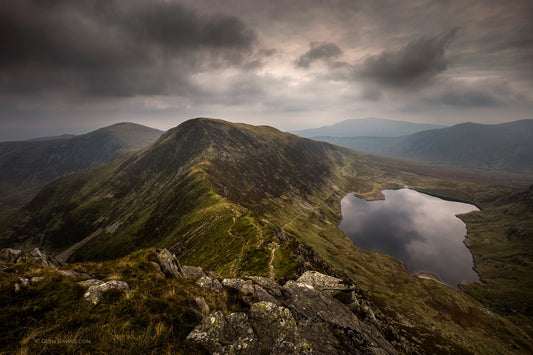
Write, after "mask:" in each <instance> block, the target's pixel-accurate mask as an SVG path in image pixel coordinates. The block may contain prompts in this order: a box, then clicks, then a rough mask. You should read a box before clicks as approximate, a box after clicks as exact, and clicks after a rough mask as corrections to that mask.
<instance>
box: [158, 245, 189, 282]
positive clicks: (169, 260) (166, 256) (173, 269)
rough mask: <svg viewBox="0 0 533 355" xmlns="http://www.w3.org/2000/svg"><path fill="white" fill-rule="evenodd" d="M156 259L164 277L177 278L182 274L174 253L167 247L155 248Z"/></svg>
mask: <svg viewBox="0 0 533 355" xmlns="http://www.w3.org/2000/svg"><path fill="white" fill-rule="evenodd" d="M156 254H157V260H158V264H159V266H160V268H161V271H162V272H163V274H165V276H166V277H174V278H179V277H182V276H183V273H182V270H181V265H180V263H179V261H178V259H177V258H176V256H175V255H174V254H172V253H171V252H169V251H168V250H167V249H157V250H156Z"/></svg>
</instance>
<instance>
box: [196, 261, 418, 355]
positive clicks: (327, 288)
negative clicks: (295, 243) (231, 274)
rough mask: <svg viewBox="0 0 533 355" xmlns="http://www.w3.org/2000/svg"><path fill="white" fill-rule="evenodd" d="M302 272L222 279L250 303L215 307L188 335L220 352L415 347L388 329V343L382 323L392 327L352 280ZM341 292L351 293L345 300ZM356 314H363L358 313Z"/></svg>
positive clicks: (343, 351) (379, 350)
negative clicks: (233, 308) (280, 279)
mask: <svg viewBox="0 0 533 355" xmlns="http://www.w3.org/2000/svg"><path fill="white" fill-rule="evenodd" d="M302 276H303V277H301V278H300V279H298V280H297V281H288V282H287V283H286V284H285V285H284V286H280V285H278V284H277V283H276V282H274V281H273V280H270V279H267V278H263V277H257V276H249V277H247V280H242V279H237V278H233V279H224V280H222V285H223V286H224V288H225V289H227V290H228V291H230V292H237V293H238V294H239V295H240V297H241V299H242V300H244V301H245V302H246V303H248V304H249V305H250V309H249V311H246V313H233V314H230V315H228V316H224V315H223V314H222V313H220V312H213V313H211V314H210V315H209V316H206V317H205V318H204V320H203V321H202V323H201V324H200V325H199V326H198V327H196V328H195V329H194V331H193V332H191V334H189V337H188V339H190V340H192V341H194V342H196V343H198V344H199V345H201V346H202V347H203V348H204V349H205V350H207V351H208V352H210V353H219V354H227V353H232V354H233V353H236V354H256V353H257V354H305V353H317V354H360V353H368V354H395V353H399V352H402V353H403V352H409V353H416V352H417V351H416V348H415V347H413V346H412V345H411V344H403V343H404V342H405V340H404V339H401V338H400V337H399V336H397V335H396V336H394V335H392V336H393V338H394V339H393V340H392V343H391V342H390V341H389V340H387V339H386V338H385V337H384V335H383V334H384V330H385V329H387V333H388V334H395V333H394V331H393V329H392V328H390V326H389V325H388V324H382V323H380V321H379V320H377V319H376V317H374V314H373V312H372V308H371V307H370V304H369V303H368V302H366V301H365V300H364V299H358V298H357V297H355V293H354V289H355V286H353V285H351V284H348V283H345V282H343V281H342V280H340V279H337V278H334V277H331V276H328V275H323V274H319V273H316V272H313V273H307V274H304V275H302ZM214 281H216V279H214V278H209V277H204V278H201V279H200V280H198V282H199V283H205V284H206V285H211V283H214ZM315 286H316V287H315ZM208 287H212V286H208ZM339 294H341V295H351V296H350V297H351V298H350V297H349V298H348V299H347V300H344V301H347V302H343V300H342V299H339V297H338V295H339ZM264 295H266V296H264ZM260 298H264V299H260ZM270 300H273V301H272V302H271V301H270ZM345 303H347V304H345ZM363 308H364V309H365V311H363ZM355 311H357V312H355ZM359 314H363V316H364V317H363V318H361V319H359V318H358V315H359ZM370 314H371V315H372V317H371V316H370ZM382 330H383V331H382ZM389 336H390V335H389ZM393 344H394V345H393Z"/></svg>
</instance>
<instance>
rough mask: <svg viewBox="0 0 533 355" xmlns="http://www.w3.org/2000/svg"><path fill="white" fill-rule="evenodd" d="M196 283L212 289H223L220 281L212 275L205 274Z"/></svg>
mask: <svg viewBox="0 0 533 355" xmlns="http://www.w3.org/2000/svg"><path fill="white" fill-rule="evenodd" d="M196 284H197V285H198V286H200V287H203V288H206V289H208V290H211V291H222V285H221V284H220V281H218V280H217V279H216V278H214V277H212V276H203V277H201V278H199V279H198V281H196Z"/></svg>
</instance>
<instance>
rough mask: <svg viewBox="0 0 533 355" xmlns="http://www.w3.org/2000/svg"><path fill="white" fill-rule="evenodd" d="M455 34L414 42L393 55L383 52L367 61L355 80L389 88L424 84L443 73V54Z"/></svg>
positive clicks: (392, 52)
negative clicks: (360, 79)
mask: <svg viewBox="0 0 533 355" xmlns="http://www.w3.org/2000/svg"><path fill="white" fill-rule="evenodd" d="M455 34H456V30H453V31H450V32H448V33H446V34H443V35H439V36H436V37H423V38H419V39H416V40H413V41H411V42H409V43H407V45H405V46H404V47H403V48H400V49H399V50H396V51H389V50H385V51H383V52H382V53H381V54H379V55H375V56H372V57H369V58H367V59H366V60H365V61H364V63H363V64H362V66H361V67H360V68H358V69H357V70H356V73H357V74H356V76H357V77H359V78H363V79H366V80H369V81H372V82H375V83H377V84H380V85H383V86H388V87H411V86H416V85H420V84H425V83H427V82H429V81H431V79H433V78H434V77H435V76H437V75H438V74H440V73H442V72H443V71H445V70H446V68H447V66H448V60H447V59H446V57H445V51H446V49H447V47H448V45H449V44H450V42H451V41H452V40H453V38H454V37H455Z"/></svg>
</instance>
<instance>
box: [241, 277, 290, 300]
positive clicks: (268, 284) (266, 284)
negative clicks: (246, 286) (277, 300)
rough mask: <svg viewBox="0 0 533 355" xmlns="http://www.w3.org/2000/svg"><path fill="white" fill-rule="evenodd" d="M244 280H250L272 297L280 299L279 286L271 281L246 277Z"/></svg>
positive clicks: (264, 278) (263, 278)
mask: <svg viewBox="0 0 533 355" xmlns="http://www.w3.org/2000/svg"><path fill="white" fill-rule="evenodd" d="M246 279H248V280H251V281H252V282H253V283H254V284H256V285H259V286H261V288H262V289H263V290H265V291H267V292H268V293H269V294H271V295H272V296H274V297H281V286H280V285H278V283H277V282H275V281H274V280H272V279H268V278H266V277H262V276H247V277H246Z"/></svg>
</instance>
